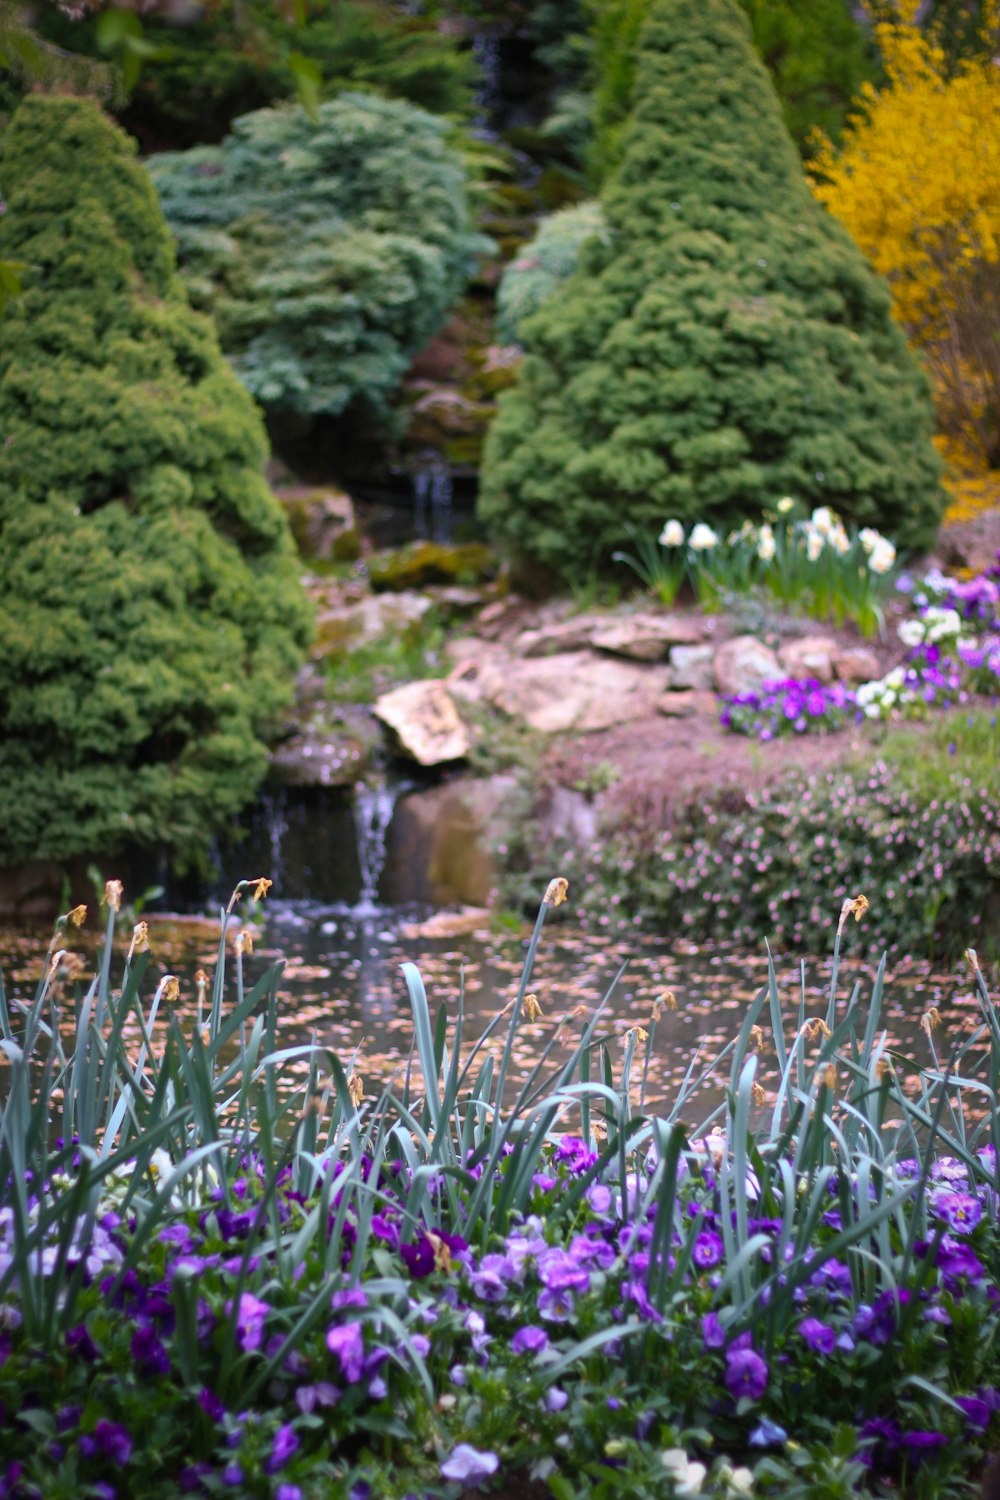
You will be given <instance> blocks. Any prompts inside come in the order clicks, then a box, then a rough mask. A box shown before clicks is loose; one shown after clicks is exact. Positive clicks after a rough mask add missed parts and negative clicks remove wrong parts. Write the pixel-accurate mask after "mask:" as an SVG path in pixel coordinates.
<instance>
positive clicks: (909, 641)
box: [899, 620, 924, 646]
mask: <svg viewBox="0 0 1000 1500" xmlns="http://www.w3.org/2000/svg"><path fill="white" fill-rule="evenodd" d="M923 638H924V624H923V621H922V620H904V621H903V623H902V625H900V627H899V639H900V640H901V641H902V643H903V645H904V646H919V645H920V642H921V641H922V640H923Z"/></svg>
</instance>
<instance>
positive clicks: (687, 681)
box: [661, 646, 715, 711]
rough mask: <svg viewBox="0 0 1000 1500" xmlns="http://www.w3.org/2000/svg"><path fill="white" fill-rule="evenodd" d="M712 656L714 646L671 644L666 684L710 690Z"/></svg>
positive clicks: (677, 687) (713, 654)
mask: <svg viewBox="0 0 1000 1500" xmlns="http://www.w3.org/2000/svg"><path fill="white" fill-rule="evenodd" d="M714 658H715V647H714V646H671V648H670V666H669V668H668V674H667V686H668V687H669V688H674V689H685V688H688V689H694V690H695V691H697V692H711V689H712V680H713V679H712V662H713V660H714ZM661 711H662V710H661Z"/></svg>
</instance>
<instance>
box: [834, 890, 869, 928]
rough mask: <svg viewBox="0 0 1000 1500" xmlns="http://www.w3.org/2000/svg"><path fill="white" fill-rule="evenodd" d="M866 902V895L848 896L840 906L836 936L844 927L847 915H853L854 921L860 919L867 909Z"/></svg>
mask: <svg viewBox="0 0 1000 1500" xmlns="http://www.w3.org/2000/svg"><path fill="white" fill-rule="evenodd" d="M868 904H869V903H868V897H867V896H855V897H853V899H852V898H851V897H850V896H848V898H847V900H846V901H845V902H844V904H843V906H842V907H841V908H840V921H839V922H838V923H837V936H838V937H839V936H840V934H841V933H842V932H843V930H844V928H845V927H846V925H847V919H848V917H853V918H854V920H855V922H860V921H861V918H862V917H863V916H864V914H865V912H866V911H867V910H868Z"/></svg>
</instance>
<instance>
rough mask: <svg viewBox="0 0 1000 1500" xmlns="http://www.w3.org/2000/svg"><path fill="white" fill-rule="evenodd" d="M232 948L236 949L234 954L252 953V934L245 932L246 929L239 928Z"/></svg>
mask: <svg viewBox="0 0 1000 1500" xmlns="http://www.w3.org/2000/svg"><path fill="white" fill-rule="evenodd" d="M233 947H234V948H235V949H236V952H237V953H240V954H243V953H246V954H250V953H252V952H253V933H251V932H249V931H248V930H247V928H245V927H241V928H240V930H239V932H238V933H237V934H236V938H235V940H234V942H233Z"/></svg>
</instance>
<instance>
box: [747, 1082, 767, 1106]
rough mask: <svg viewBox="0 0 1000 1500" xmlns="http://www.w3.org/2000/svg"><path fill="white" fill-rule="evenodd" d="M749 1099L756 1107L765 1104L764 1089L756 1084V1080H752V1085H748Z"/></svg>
mask: <svg viewBox="0 0 1000 1500" xmlns="http://www.w3.org/2000/svg"><path fill="white" fill-rule="evenodd" d="M750 1098H751V1099H752V1100H753V1102H754V1104H756V1105H761V1104H766V1103H767V1093H766V1091H765V1089H764V1086H763V1084H761V1083H758V1082H757V1080H756V1079H754V1081H753V1083H752V1084H751V1085H750Z"/></svg>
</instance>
